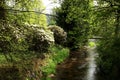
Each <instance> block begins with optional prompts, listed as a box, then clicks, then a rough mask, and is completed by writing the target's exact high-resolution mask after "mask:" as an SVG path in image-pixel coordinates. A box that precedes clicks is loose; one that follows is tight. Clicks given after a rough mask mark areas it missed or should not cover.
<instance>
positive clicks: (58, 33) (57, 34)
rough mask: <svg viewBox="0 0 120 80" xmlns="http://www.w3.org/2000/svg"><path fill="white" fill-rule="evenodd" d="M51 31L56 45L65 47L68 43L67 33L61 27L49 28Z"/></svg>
mask: <svg viewBox="0 0 120 80" xmlns="http://www.w3.org/2000/svg"><path fill="white" fill-rule="evenodd" d="M49 29H50V30H51V31H52V32H53V33H54V38H55V43H56V44H60V45H63V44H64V43H65V42H66V38H67V33H66V32H65V31H64V30H63V29H62V28H61V27H59V26H55V25H54V26H49Z"/></svg>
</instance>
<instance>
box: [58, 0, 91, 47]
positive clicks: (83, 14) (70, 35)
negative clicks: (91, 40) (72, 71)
mask: <svg viewBox="0 0 120 80" xmlns="http://www.w3.org/2000/svg"><path fill="white" fill-rule="evenodd" d="M56 15H57V18H56V23H57V25H58V26H60V27H62V28H63V29H64V30H65V31H66V32H67V44H66V45H67V47H69V48H70V49H77V48H79V47H80V46H83V45H84V44H85V43H86V42H87V38H88V34H89V0H63V1H62V3H61V7H60V8H57V9H56Z"/></svg>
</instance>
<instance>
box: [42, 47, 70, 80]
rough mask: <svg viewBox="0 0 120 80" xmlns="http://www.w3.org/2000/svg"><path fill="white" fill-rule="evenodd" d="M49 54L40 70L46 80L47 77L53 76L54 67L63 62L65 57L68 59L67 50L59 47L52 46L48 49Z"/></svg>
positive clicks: (48, 79) (47, 79)
mask: <svg viewBox="0 0 120 80" xmlns="http://www.w3.org/2000/svg"><path fill="white" fill-rule="evenodd" d="M50 51H51V53H50V54H49V55H47V58H46V60H45V63H46V64H45V65H44V66H43V67H42V68H41V70H42V71H43V72H44V74H45V76H46V80H50V78H48V76H49V75H50V74H55V72H56V71H55V69H56V65H57V64H58V63H61V62H63V60H65V58H66V57H68V54H69V50H68V49H67V48H63V47H61V46H53V47H52V48H50Z"/></svg>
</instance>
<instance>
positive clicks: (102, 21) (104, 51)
mask: <svg viewBox="0 0 120 80" xmlns="http://www.w3.org/2000/svg"><path fill="white" fill-rule="evenodd" d="M96 2H97V4H96V5H95V6H94V7H93V10H94V11H93V12H94V13H95V14H94V18H93V22H94V23H93V24H94V30H96V31H97V32H98V30H99V33H98V34H97V35H99V36H101V37H102V38H103V40H101V41H100V45H99V46H98V52H99V58H98V61H97V63H98V67H99V70H100V71H101V72H102V73H104V74H106V75H107V76H108V75H110V76H109V77H110V79H117V78H118V74H119V71H120V63H119V60H120V58H119V56H120V54H119V53H120V51H119V49H120V24H119V23H120V15H119V12H120V1H118V0H96Z"/></svg>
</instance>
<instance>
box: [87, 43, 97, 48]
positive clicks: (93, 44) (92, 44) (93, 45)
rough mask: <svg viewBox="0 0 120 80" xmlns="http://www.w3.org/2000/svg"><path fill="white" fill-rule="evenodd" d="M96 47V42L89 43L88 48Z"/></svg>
mask: <svg viewBox="0 0 120 80" xmlns="http://www.w3.org/2000/svg"><path fill="white" fill-rule="evenodd" d="M95 45H96V44H95V42H89V43H88V46H90V47H95Z"/></svg>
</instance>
